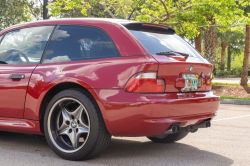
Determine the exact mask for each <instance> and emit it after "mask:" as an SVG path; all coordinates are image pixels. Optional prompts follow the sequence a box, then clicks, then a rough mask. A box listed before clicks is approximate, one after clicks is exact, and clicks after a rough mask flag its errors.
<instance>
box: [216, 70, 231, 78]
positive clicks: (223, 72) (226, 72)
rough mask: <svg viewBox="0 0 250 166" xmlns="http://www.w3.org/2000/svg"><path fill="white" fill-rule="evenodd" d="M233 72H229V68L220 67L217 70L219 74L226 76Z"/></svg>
mask: <svg viewBox="0 0 250 166" xmlns="http://www.w3.org/2000/svg"><path fill="white" fill-rule="evenodd" d="M230 74H231V73H230V72H228V71H227V70H220V69H218V70H217V71H216V75H217V76H226V75H230Z"/></svg>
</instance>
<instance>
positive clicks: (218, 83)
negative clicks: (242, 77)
mask: <svg viewBox="0 0 250 166" xmlns="http://www.w3.org/2000/svg"><path fill="white" fill-rule="evenodd" d="M212 84H213V85H240V83H221V82H212ZM247 85H248V86H250V84H247Z"/></svg>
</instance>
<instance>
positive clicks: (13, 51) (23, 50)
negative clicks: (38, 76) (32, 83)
mask: <svg viewBox="0 0 250 166" xmlns="http://www.w3.org/2000/svg"><path fill="white" fill-rule="evenodd" d="M53 29H54V26H39V27H30V28H23V29H18V30H15V31H11V32H8V33H7V34H6V35H5V36H4V38H3V40H2V42H1V44H0V61H2V62H1V64H11V65H19V64H37V63H40V60H41V57H42V54H43V51H44V48H45V46H46V44H47V42H48V40H49V37H50V35H51V33H52V31H53Z"/></svg>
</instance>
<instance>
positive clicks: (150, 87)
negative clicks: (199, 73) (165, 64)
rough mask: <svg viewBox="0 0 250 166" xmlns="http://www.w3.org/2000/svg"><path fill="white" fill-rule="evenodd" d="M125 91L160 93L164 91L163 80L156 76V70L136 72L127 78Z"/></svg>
mask: <svg viewBox="0 0 250 166" xmlns="http://www.w3.org/2000/svg"><path fill="white" fill-rule="evenodd" d="M125 91H127V92H137V93H162V92H164V91H165V81H164V79H163V78H157V73H156V72H148V73H138V74H135V75H134V76H133V77H131V78H130V79H129V81H128V82H127V85H126V87H125Z"/></svg>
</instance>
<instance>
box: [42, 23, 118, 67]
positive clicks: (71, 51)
mask: <svg viewBox="0 0 250 166" xmlns="http://www.w3.org/2000/svg"><path fill="white" fill-rule="evenodd" d="M118 56H120V55H119V53H118V51H117V49H116V47H115V45H114V43H113V41H112V40H111V39H110V37H109V36H108V35H107V34H106V33H105V32H104V31H102V30H100V29H98V28H94V27H88V26H68V25H62V26H58V27H57V29H56V30H55V32H54V34H53V36H52V39H51V41H50V43H49V46H48V48H47V51H46V54H45V58H44V61H43V63H58V62H69V61H80V60H88V59H102V58H110V57H118Z"/></svg>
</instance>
